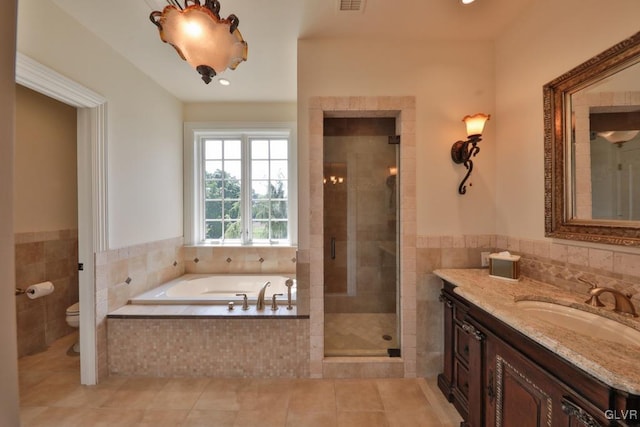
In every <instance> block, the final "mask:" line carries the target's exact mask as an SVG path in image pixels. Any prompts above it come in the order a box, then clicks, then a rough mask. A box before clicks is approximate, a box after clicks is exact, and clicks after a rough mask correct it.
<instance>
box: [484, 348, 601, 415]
mask: <svg viewBox="0 0 640 427" xmlns="http://www.w3.org/2000/svg"><path fill="white" fill-rule="evenodd" d="M485 349H486V364H485V375H486V389H485V391H486V395H485V398H486V399H485V402H486V406H485V425H486V426H496V427H511V426H517V427H598V426H605V425H609V424H608V423H606V422H601V420H598V419H597V417H594V416H593V415H592V413H590V412H589V411H587V410H585V409H583V407H582V406H581V405H584V403H582V401H581V398H580V397H578V396H576V395H574V394H573V393H572V391H571V390H569V389H568V388H567V386H565V385H563V384H562V383H560V382H558V380H556V379H555V378H554V377H552V376H551V375H549V374H548V373H547V372H546V371H544V370H543V369H542V368H540V367H538V366H537V365H535V364H534V363H533V362H532V361H530V360H529V359H528V358H526V357H525V356H523V355H522V354H521V353H519V352H517V351H516V350H514V349H513V348H512V347H510V346H509V345H508V344H506V343H504V342H503V341H502V340H500V339H498V338H496V337H494V336H489V337H487V339H486V342H485ZM585 406H586V405H585Z"/></svg>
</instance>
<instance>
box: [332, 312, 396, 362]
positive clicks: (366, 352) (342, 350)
mask: <svg viewBox="0 0 640 427" xmlns="http://www.w3.org/2000/svg"><path fill="white" fill-rule="evenodd" d="M396 318H397V316H396V314H395V313H325V314H324V355H325V356H331V357H333V356H386V355H387V349H388V348H397V347H398V340H397V330H396ZM385 336H386V338H389V339H385Z"/></svg>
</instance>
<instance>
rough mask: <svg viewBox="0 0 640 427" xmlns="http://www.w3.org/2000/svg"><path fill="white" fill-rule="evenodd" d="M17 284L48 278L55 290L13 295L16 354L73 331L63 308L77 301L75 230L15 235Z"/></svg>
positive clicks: (37, 348)
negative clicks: (36, 295)
mask: <svg viewBox="0 0 640 427" xmlns="http://www.w3.org/2000/svg"><path fill="white" fill-rule="evenodd" d="M15 258H16V259H15V261H16V262H15V267H16V268H15V270H16V287H18V288H22V289H26V288H27V287H29V286H30V285H33V284H36V283H40V282H44V281H51V282H52V283H53V285H54V287H55V291H54V292H53V293H52V294H50V295H46V296H44V297H41V298H37V299H29V298H28V297H27V296H26V295H24V294H22V295H17V296H16V312H17V321H18V357H22V356H24V355H27V354H32V353H35V352H38V351H42V350H44V349H45V348H46V347H47V345H48V344H50V343H51V342H53V341H55V340H56V339H58V338H60V337H62V336H64V335H67V334H69V333H71V332H73V330H74V329H73V328H71V327H69V326H68V325H67V322H66V320H65V317H66V313H65V312H66V309H67V308H68V307H69V306H70V305H71V304H74V303H76V302H78V230H57V231H47V232H34V233H17V234H16V235H15Z"/></svg>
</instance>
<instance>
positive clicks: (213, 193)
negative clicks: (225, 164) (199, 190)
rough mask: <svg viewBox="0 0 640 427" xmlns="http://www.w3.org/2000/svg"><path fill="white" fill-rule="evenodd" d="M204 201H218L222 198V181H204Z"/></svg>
mask: <svg viewBox="0 0 640 427" xmlns="http://www.w3.org/2000/svg"><path fill="white" fill-rule="evenodd" d="M204 185H205V190H204V191H205V193H204V197H205V199H220V198H221V197H222V181H219V180H215V181H205V183H204Z"/></svg>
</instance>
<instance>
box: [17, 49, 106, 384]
mask: <svg viewBox="0 0 640 427" xmlns="http://www.w3.org/2000/svg"><path fill="white" fill-rule="evenodd" d="M16 83H18V84H20V85H22V86H25V87H28V88H29V89H32V90H35V91H36V92H39V93H42V94H43V95H46V96H49V97H51V98H53V99H57V100H58V101H60V102H63V103H65V104H68V105H71V106H73V107H76V108H78V116H77V117H78V124H77V126H78V134H77V138H78V141H77V146H78V153H77V154H78V255H79V257H80V262H82V263H83V264H84V271H83V272H81V273H80V274H79V275H78V276H79V281H80V284H79V285H80V307H82V309H81V310H80V324H81V325H87V326H85V327H82V328H80V382H81V383H82V384H86V385H92V384H96V381H97V342H96V289H95V265H94V260H95V253H96V252H100V251H104V250H106V249H108V227H107V224H108V222H107V212H108V207H107V108H106V99H105V98H104V97H102V96H101V95H99V94H97V93H95V92H93V91H92V90H90V89H88V88H86V87H84V86H82V85H80V84H78V83H76V82H74V81H73V80H70V79H68V78H67V77H65V76H63V75H61V74H59V73H57V72H55V71H54V70H52V69H50V68H48V67H46V66H44V65H42V64H40V63H38V62H37V61H34V60H33V59H31V58H29V57H27V56H25V55H23V54H21V53H20V52H17V53H16Z"/></svg>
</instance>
